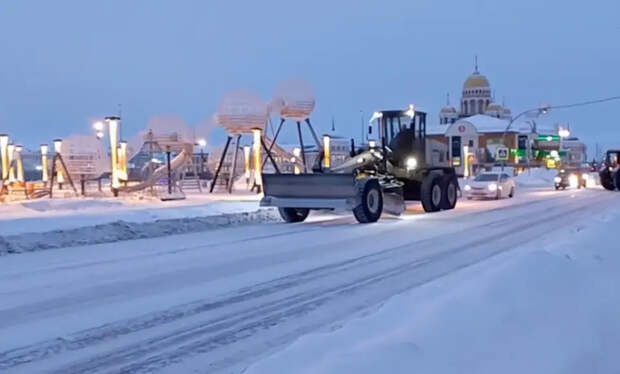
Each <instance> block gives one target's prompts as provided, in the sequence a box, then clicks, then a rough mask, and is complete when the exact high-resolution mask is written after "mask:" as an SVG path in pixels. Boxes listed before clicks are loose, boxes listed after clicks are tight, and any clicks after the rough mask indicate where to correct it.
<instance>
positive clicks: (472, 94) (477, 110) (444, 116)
mask: <svg viewBox="0 0 620 374" xmlns="http://www.w3.org/2000/svg"><path fill="white" fill-rule="evenodd" d="M477 114H486V115H488V116H490V117H495V118H499V119H508V118H510V117H511V116H512V113H511V111H510V109H508V108H506V107H504V106H503V105H499V104H497V103H495V102H494V100H493V97H492V95H491V85H490V83H489V80H488V79H487V77H485V76H484V75H482V74H480V71H478V63H477V62H476V66H475V67H474V72H473V73H472V74H471V75H470V76H469V77H467V79H466V80H465V83H463V90H462V92H461V108H460V110H457V109H456V108H454V107H453V106H451V105H450V96H449V95H448V100H447V102H446V106H444V107H443V108H441V111H440V112H439V124H440V125H448V124H452V123H455V122H456V121H457V120H459V119H461V118H466V117H471V116H474V115H477Z"/></svg>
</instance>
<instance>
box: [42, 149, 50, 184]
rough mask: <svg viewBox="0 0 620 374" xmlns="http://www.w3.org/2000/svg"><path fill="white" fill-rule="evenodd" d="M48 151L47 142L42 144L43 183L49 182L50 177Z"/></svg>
mask: <svg viewBox="0 0 620 374" xmlns="http://www.w3.org/2000/svg"><path fill="white" fill-rule="evenodd" d="M47 152H48V146H47V144H41V181H42V182H43V183H47V180H48V178H49V177H48V175H47Z"/></svg>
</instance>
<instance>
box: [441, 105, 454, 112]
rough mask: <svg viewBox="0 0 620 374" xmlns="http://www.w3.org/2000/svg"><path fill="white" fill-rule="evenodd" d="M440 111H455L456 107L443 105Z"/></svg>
mask: <svg viewBox="0 0 620 374" xmlns="http://www.w3.org/2000/svg"><path fill="white" fill-rule="evenodd" d="M441 113H456V109H455V108H454V107H453V106H445V107H443V108H441Z"/></svg>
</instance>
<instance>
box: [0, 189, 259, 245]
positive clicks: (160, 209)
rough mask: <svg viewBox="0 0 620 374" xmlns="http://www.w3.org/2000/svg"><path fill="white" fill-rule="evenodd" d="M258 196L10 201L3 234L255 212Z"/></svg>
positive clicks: (0, 220)
mask: <svg viewBox="0 0 620 374" xmlns="http://www.w3.org/2000/svg"><path fill="white" fill-rule="evenodd" d="M257 199H258V198H257V195H256V194H254V195H253V196H240V195H230V196H228V195H226V196H224V195H196V196H194V195H192V196H190V197H188V199H186V200H178V201H167V202H162V201H160V200H158V199H144V198H143V199H139V198H133V197H126V198H119V199H114V198H68V199H66V198H60V199H51V200H50V199H42V200H34V201H26V202H21V203H17V202H15V203H9V204H5V205H3V206H2V207H1V210H2V214H1V215H0V233H1V234H3V235H14V234H21V233H27V232H33V231H36V232H43V231H52V230H66V229H74V228H78V227H84V226H94V225H98V224H104V223H111V222H116V221H118V220H123V221H126V222H153V221H156V220H158V219H180V218H187V217H205V216H211V215H220V214H231V213H243V212H253V211H255V210H257V209H258V208H259V207H258V200H257Z"/></svg>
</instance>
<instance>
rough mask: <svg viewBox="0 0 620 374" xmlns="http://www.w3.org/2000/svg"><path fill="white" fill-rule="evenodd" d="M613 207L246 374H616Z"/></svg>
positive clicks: (305, 341) (313, 338)
mask: <svg viewBox="0 0 620 374" xmlns="http://www.w3.org/2000/svg"><path fill="white" fill-rule="evenodd" d="M610 203H611V204H610V205H609V206H608V207H607V208H606V209H604V210H602V211H600V212H598V213H596V214H592V215H587V216H582V217H581V218H580V219H577V220H576V221H575V222H574V223H572V224H570V225H567V226H566V227H565V228H564V229H562V230H560V231H557V232H556V233H554V234H551V235H546V236H543V237H540V238H536V240H535V241H533V242H530V243H528V244H527V245H523V246H521V247H518V248H515V249H514V250H513V251H511V252H510V253H507V254H505V255H501V256H498V257H497V258H494V259H493V260H491V261H486V262H483V263H480V264H477V265H474V266H472V267H469V268H468V269H465V270H462V271H460V272H456V273H453V274H451V275H449V276H447V277H445V278H443V279H438V280H436V281H433V282H431V283H429V284H427V285H424V286H422V287H419V288H417V289H414V290H413V291H410V292H406V293H405V294H403V295H400V296H396V297H394V298H393V299H391V300H389V301H388V302H387V303H386V304H385V305H384V306H383V307H381V309H380V310H379V311H378V312H377V313H374V314H372V315H370V316H366V317H363V318H360V319H356V320H353V321H350V322H349V323H347V324H346V325H345V326H344V327H343V328H340V329H336V330H335V331H330V332H325V333H320V334H312V335H308V336H305V337H302V338H300V339H299V340H298V341H297V342H296V343H295V344H293V345H292V346H290V347H288V348H286V349H284V350H283V351H281V352H278V353H277V354H274V355H273V356H271V357H269V358H267V359H265V360H263V361H262V362H259V363H257V364H256V365H254V366H252V367H251V368H250V370H248V371H247V373H248V374H255V373H283V372H287V373H313V374H328V373H359V374H362V373H413V372H420V373H546V374H549V373H575V374H578V373H616V372H617V369H618V367H620V357H618V355H617V353H618V347H620V291H619V289H618V284H620V252H618V249H619V248H620V247H619V245H618V236H617V232H616V231H614V230H610V228H611V227H612V226H613V225H614V224H615V223H617V222H619V221H620V200H618V199H616V200H615V201H612V202H610Z"/></svg>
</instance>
